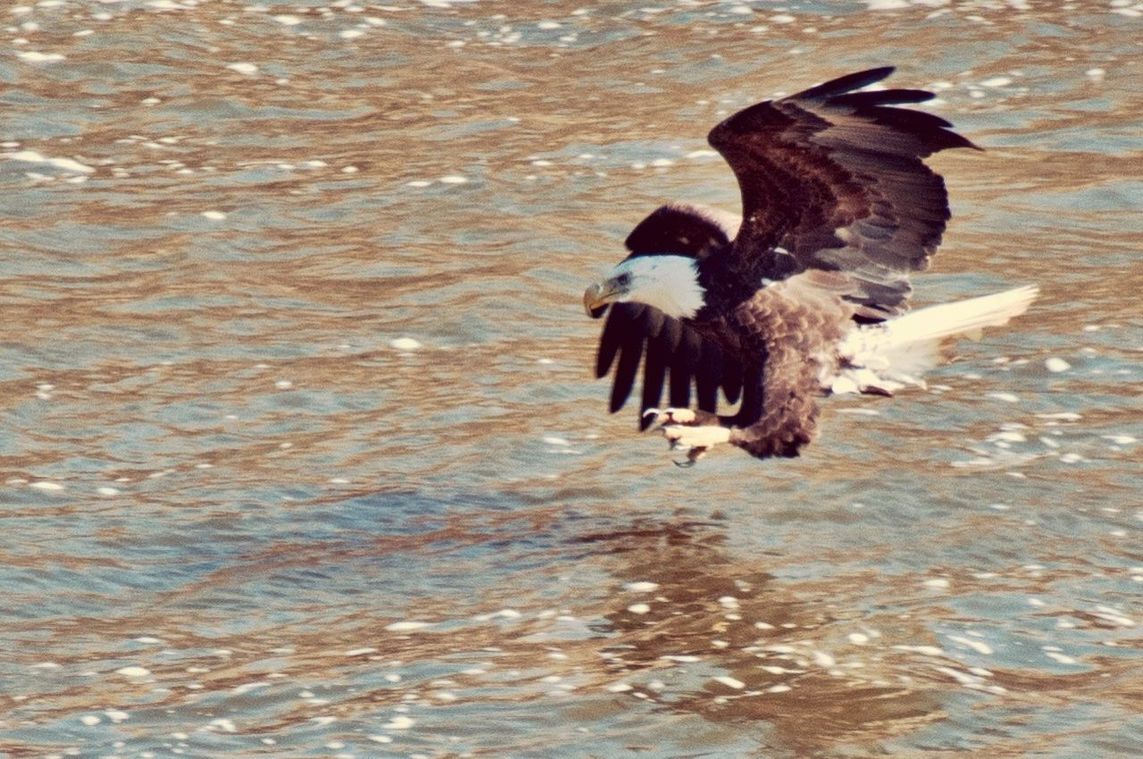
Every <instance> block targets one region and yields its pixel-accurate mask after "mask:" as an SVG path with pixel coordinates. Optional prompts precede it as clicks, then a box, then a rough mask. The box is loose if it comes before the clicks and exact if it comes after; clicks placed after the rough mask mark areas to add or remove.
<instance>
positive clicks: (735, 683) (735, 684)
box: [714, 675, 746, 690]
mask: <svg viewBox="0 0 1143 759" xmlns="http://www.w3.org/2000/svg"><path fill="white" fill-rule="evenodd" d="M714 680H715V682H719V683H722V684H723V685H725V686H726V687H727V688H734V689H735V690H742V689H743V688H745V687H746V683H744V682H742V681H741V680H739V679H737V678H734V677H730V676H728V675H720V676H718V677H716V678H714Z"/></svg>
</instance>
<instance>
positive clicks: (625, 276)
mask: <svg viewBox="0 0 1143 759" xmlns="http://www.w3.org/2000/svg"><path fill="white" fill-rule="evenodd" d="M615 283H616V284H617V285H619V286H620V287H627V286H628V285H630V284H631V274H630V273H629V272H623V273H622V274H620V275H619V276H618V277H616V278H615Z"/></svg>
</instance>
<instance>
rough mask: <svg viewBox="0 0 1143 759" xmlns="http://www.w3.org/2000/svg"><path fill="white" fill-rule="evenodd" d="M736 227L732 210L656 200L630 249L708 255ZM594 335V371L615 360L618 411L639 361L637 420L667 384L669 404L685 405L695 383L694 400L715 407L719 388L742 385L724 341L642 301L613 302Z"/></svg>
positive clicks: (732, 390) (729, 394) (613, 405)
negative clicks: (660, 203) (725, 352)
mask: <svg viewBox="0 0 1143 759" xmlns="http://www.w3.org/2000/svg"><path fill="white" fill-rule="evenodd" d="M737 227H738V219H737V217H735V216H734V215H733V214H729V213H726V212H724V211H718V210H717V209H711V208H704V207H701V206H694V205H686V204H682V203H676V204H671V205H666V206H661V207H660V208H658V209H656V210H655V211H654V212H653V213H651V215H650V216H648V217H647V218H645V219H644V220H643V221H641V222H639V224H638V225H637V226H636V227H635V229H634V230H632V232H631V234H630V235H628V236H627V241H626V245H627V249H628V250H629V251H631V256H630V257H634V256H645V255H654V254H662V253H672V254H676V255H684V256H693V257H695V258H705V257H706V256H709V255H711V254H712V253H714V252H715V251H717V250H720V249H722V248H725V247H726V246H728V245H729V244H730V240H731V238H733V237H734V235H735V232H736V231H737ZM609 311H610V313H609V314H608V316H607V322H606V324H605V325H604V327H603V334H602V335H601V336H600V339H599V353H598V355H597V357H596V364H595V375H596V377H603V376H605V375H606V374H607V373H608V372H610V371H611V369H612V367H613V366H614V368H615V376H614V380H613V382H612V386H611V402H610V409H611V411H612V412H615V411H618V410H619V409H620V408H622V407H623V404H624V403H626V402H627V399H628V397H629V396H630V395H631V390H632V388H633V387H634V385H635V377H636V375H637V374H638V373H639V365H640V363H642V365H643V388H642V397H641V399H640V404H639V412H640V417H639V427H640V429H646V428H647V426H648V425H650V424H651V422H652V421H653V420H652V419H650V418H644V417H643V416H642V412H644V411H646V410H647V409H649V408H656V407H658V406H659V404H660V402H661V401H662V397H663V390H664V389H667V390H668V398H669V402H670V405H671V406H674V407H678V408H686V407H687V406H689V405H690V399H691V390H692V388H693V389H694V390H695V391H696V392H697V396H698V407H699V408H700V409H703V410H704V411H710V412H714V411H715V409H716V407H717V405H718V390H719V388H722V390H723V392H724V393H725V395H726V398H727V400H728V401H729V402H730V403H735V402H736V401H737V400H738V397H739V394H740V392H741V390H742V371H741V368H740V367H739V365H738V363H737V362H736V361H732V360H729V357H726V358H724V356H723V351H722V348H720V347H719V346H718V345H717V344H716V343H714V342H712V341H711V340H708V339H706V338H703V337H701V336H700V335H699V334H698V333H697V332H695V331H694V330H693V329H691V328H690V327H687V326H686V325H684V324H683V323H682V322H680V321H679V320H677V319H672V318H671V317H669V316H666V315H665V314H663V313H662V312H661V311H659V310H658V309H655V308H652V307H650V306H644V305H642V304H639V303H616V304H614V305H612V306H610V308H609Z"/></svg>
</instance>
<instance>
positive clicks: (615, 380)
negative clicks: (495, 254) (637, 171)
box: [583, 66, 1039, 466]
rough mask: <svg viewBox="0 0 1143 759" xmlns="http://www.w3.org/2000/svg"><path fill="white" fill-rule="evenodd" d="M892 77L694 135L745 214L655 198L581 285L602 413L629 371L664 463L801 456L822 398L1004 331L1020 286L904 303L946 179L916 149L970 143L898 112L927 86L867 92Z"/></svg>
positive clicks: (893, 388) (860, 75)
mask: <svg viewBox="0 0 1143 759" xmlns="http://www.w3.org/2000/svg"><path fill="white" fill-rule="evenodd" d="M893 71H894V67H893V66H883V67H879V68H872V69H868V70H865V71H858V72H856V73H852V74H848V75H846V76H841V77H838V78H836V79H832V80H830V81H827V82H825V83H823V84H819V85H816V86H814V87H810V88H809V89H805V90H802V91H801V92H797V93H795V94H793V95H789V96H785V97H781V98H778V99H774V100H767V101H763V102H760V103H757V104H755V105H752V106H749V107H747V108H745V109H743V110H740V111H738V112H737V113H734V114H733V115H731V116H730V117H728V118H726V119H725V120H724V121H722V122H721V123H719V124H718V125H717V126H715V127H714V128H713V129H712V130H711V131H710V133H709V135H708V137H707V141H708V142H709V144H710V145H711V147H713V148H714V149H715V150H716V151H717V152H718V153H719V154H720V155H721V156H722V157H723V158H724V159H725V161H726V162H727V163H728V164H729V166H730V169H731V170H732V172H733V173H734V176H735V178H736V179H737V182H738V186H739V190H740V194H741V203H742V212H741V215H740V216H739V215H735V214H732V213H730V212H727V211H723V210H721V209H716V208H711V207H707V206H703V205H698V204H692V203H684V202H673V203H667V204H665V205H663V206H660V207H659V208H657V209H655V210H654V211H653V212H652V213H650V214H649V215H648V216H647V217H646V218H644V219H643V220H642V221H641V222H639V223H638V224H637V225H636V226H635V228H634V229H633V230H632V231H631V233H630V234H629V235H628V236H627V238H626V241H625V244H626V248H627V250H628V252H629V255H628V256H627V257H626V258H625V259H624V260H623V261H622V262H621V263H619V264H618V265H617V266H615V267H614V268H613V269H612V270H611V271H610V272H609V273H608V274H607V275H606V276H605V277H604V278H603V279H602V280H601V281H599V282H596V283H594V284H591V285H590V286H588V287H587V289H586V290H585V292H584V295H583V303H584V308H585V310H586V312H587V313H588V315H590V316H591V317H592V318H595V319H599V318H602V317H603V316H605V315H606V317H607V320H606V322H605V323H604V326H603V330H602V333H601V335H600V339H599V347H598V353H597V356H596V366H595V373H596V376H597V378H602V377H605V376H606V375H608V374H609V373H612V374H613V377H612V386H611V395H610V403H609V408H610V411H611V412H612V413H614V412H616V411H618V410H619V409H620V408H622V407H623V406H624V404H625V403H626V401H627V399H628V398H629V396H630V395H631V393H632V390H633V388H634V385H635V380H636V377H637V375H638V373H639V368H640V366H642V369H643V372H642V388H641V398H640V416H639V427H640V429H641V430H645V429H647V428H648V427H649V426H650V425H652V424H655V423H656V422H657V423H658V427H657V428H658V429H659V430H661V431H662V433H663V434H664V435H665V436H666V438H667V440H668V442H669V444H670V447H671V449H672V450H682V451H685V452H686V458H685V460H683V461H676V462H675V463H677V464H679V465H681V466H690V465H693V464H694V463H695V462H696V461H698V459H699V458H701V457H702V456H703V455H705V454H706V453H707V452H708V451H710V450H711V449H712V448H713V447H715V446H716V445H722V444H729V445H731V446H735V447H738V448H741V449H743V450H745V451H746V452H748V453H750V454H751V455H753V456H755V457H757V458H768V457H794V456H797V455H799V452H800V451H801V450H802V448H803V447H804V446H805V445H807V444H808V443H810V442H811V441H812V440H814V438H815V437H816V435H817V432H818V416H819V405H818V399H819V398H820V397H823V396H827V395H831V394H834V395H840V394H845V393H866V394H874V395H882V396H891V395H893V394H895V393H896V392H897V391H899V390H901V389H903V388H905V387H906V386H910V385H912V386H920V387H923V386H924V381H923V380H922V379H921V373H922V372H923V371H924V370H925V369H928V368H931V367H932V366H935V365H936V364H937V363H939V361H940V358H941V350H942V347H943V346H946V345H947V344H948V342H949V341H950V340H951V339H953V338H955V337H957V336H961V335H964V336H972V337H975V336H977V335H978V334H979V332H980V330H981V329H982V328H984V327H992V326H999V325H1002V324H1005V323H1006V322H1007V321H1008V320H1010V319H1012V318H1013V317H1016V316H1018V315H1020V314H1022V313H1024V312H1025V311H1026V310H1027V309H1028V307H1029V306H1030V304H1031V303H1032V301H1033V299H1034V298H1035V297H1036V296H1037V295H1038V293H1039V290H1038V288H1037V287H1036V286H1035V285H1026V286H1022V287H1016V288H1014V289H1010V290H1007V291H1004V292H999V293H994V294H991V295H985V296H981V297H976V298H971V299H968V300H962V301H958V302H953V303H945V304H941V305H935V306H930V307H927V308H922V309H918V310H914V311H910V310H909V299H910V296H911V294H912V286H911V284H910V280H909V276H910V274H911V273H912V272H915V271H920V270H923V269H925V268H927V266H928V264H929V261H930V259H931V257H932V256H933V254H934V253H935V252H936V249H937V247H938V245H939V244H940V242H941V238H942V235H943V234H944V231H945V227H946V225H947V223H948V220H949V218H950V211H949V204H948V193H947V191H946V188H945V183H944V180H943V179H942V177H941V176H940V175H939V174H937V173H936V172H934V171H933V170H932V169H931V168H930V167H928V166H927V165H926V164H925V162H924V159H926V158H928V157H929V156H930V155H932V154H934V153H937V152H939V151H942V150H946V149H952V148H968V149H974V150H980V148H978V147H977V146H976V145H974V144H973V143H972V142H971V141H969V140H968V139H966V138H965V137H963V136H962V135H960V134H958V133H957V132H955V131H954V130H953V126H952V124H951V123H949V122H948V121H946V120H945V119H943V118H941V117H939V116H936V115H934V114H932V113H929V112H925V111H920V110H916V109H911V108H903V107H901V106H905V105H909V104H913V103H921V102H924V101H927V100H930V99H932V98H933V97H934V95H933V93H931V92H927V91H925V90H919V89H888V88H881V89H866V88H867V87H869V86H870V85H873V84H876V83H878V82H880V81H882V80H883V79H885V78H887V77H888V76H889V75H890V74H892V73H893ZM664 391H666V394H667V398H668V401H669V407H668V408H666V409H660V408H659V406H660V404H661V402H662V397H663V393H664ZM692 391H693V392H694V395H695V398H696V404H695V407H694V408H691V407H690V405H691V395H692ZM720 391H721V393H720ZM720 394H721V396H722V402H723V404H724V407H725V410H727V413H723V414H720V413H719V404H720ZM735 404H737V408H734V406H735Z"/></svg>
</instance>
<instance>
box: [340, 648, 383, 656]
mask: <svg viewBox="0 0 1143 759" xmlns="http://www.w3.org/2000/svg"><path fill="white" fill-rule="evenodd" d="M375 653H377V649H376V648H369V647H366V648H353V649H350V650H349V651H346V652H345V655H346V656H365V655H366V654H375Z"/></svg>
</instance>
